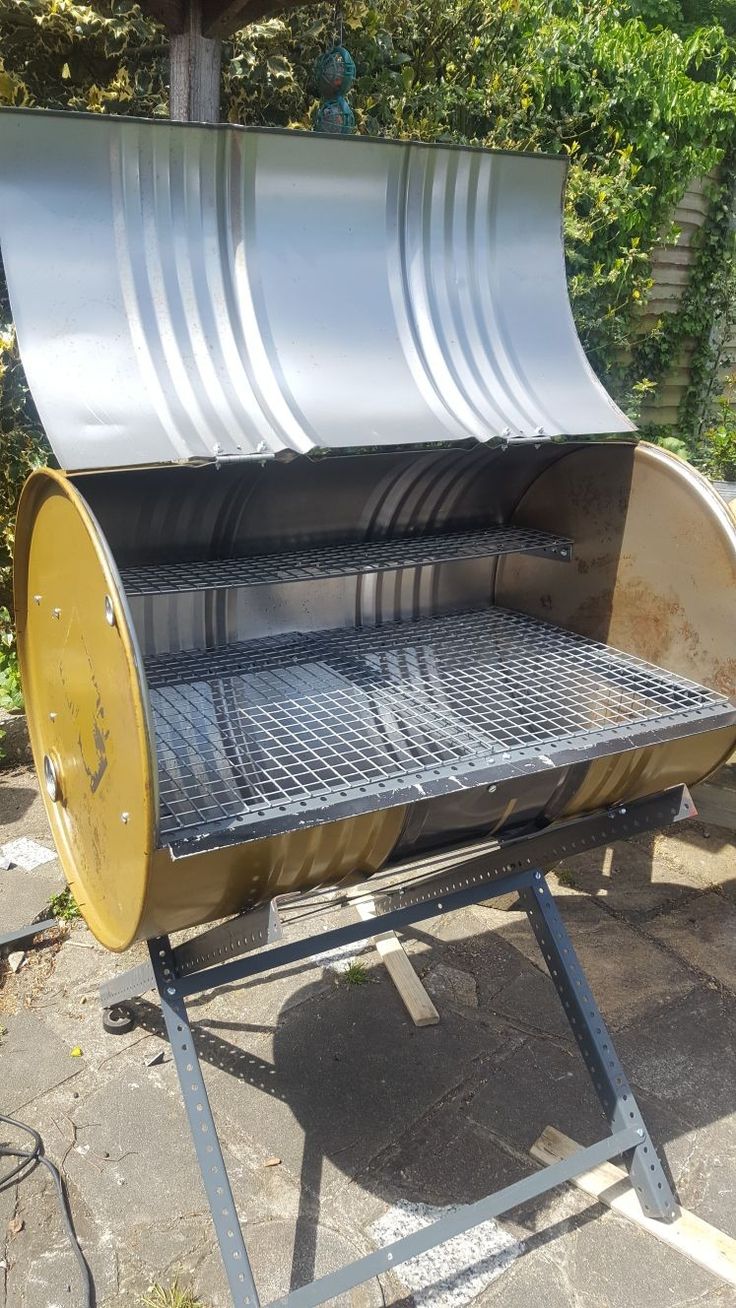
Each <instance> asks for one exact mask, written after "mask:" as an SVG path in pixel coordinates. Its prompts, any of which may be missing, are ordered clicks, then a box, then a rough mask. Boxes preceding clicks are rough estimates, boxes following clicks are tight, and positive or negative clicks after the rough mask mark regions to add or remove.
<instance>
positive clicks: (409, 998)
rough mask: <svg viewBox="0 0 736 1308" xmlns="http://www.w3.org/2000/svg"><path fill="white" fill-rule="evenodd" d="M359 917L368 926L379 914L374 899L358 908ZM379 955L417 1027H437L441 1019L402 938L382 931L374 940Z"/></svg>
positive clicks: (359, 903)
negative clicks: (367, 922)
mask: <svg viewBox="0 0 736 1308" xmlns="http://www.w3.org/2000/svg"><path fill="white" fill-rule="evenodd" d="M355 909H356V912H357V913H358V916H359V917H361V918H362V919H363V921H364V922H366V921H368V920H369V919H370V918H372V917H375V916H376V910H375V908H374V907H373V902H372V900H370V899H362V900H360V901H358V902H357V903H356V904H355ZM372 941H373V944H374V945H375V947H376V949H377V950H378V953H379V954H380V955H381V958H382V959H383V961H384V963H385V964H386V971H387V972H388V974H389V976H390V977H391V980H392V981H393V983H394V985H395V986H396V989H397V990H398V992H399V995H400V996H401V999H402V1002H403V1004H404V1007H405V1008H406V1011H407V1013H408V1014H409V1017H410V1018H411V1020H412V1022H413V1023H414V1025H415V1026H434V1025H435V1023H437V1022H439V1020H440V1015H439V1013H438V1012H437V1009H436V1008H435V1006H434V1004H433V1003H432V1000H431V999H430V997H429V995H428V994H427V992H426V990H425V989H424V986H423V985H422V983H421V981H420V980H419V977H418V976H417V974H416V972H415V971H414V968H413V967H412V962H411V959H410V958H409V956H408V955H407V954H406V953H405V952H404V947H403V945H402V943H401V941H400V940H399V938H398V936H397V935H396V934H395V933H394V932H393V931H382V932H381V934H380V935H378V936H373V937H372Z"/></svg>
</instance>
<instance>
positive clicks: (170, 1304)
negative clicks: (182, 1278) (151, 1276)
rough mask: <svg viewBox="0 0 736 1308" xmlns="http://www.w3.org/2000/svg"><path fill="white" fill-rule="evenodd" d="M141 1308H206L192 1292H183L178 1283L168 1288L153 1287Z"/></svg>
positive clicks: (157, 1285) (143, 1300) (143, 1299)
mask: <svg viewBox="0 0 736 1308" xmlns="http://www.w3.org/2000/svg"><path fill="white" fill-rule="evenodd" d="M141 1308H206V1305H205V1304H203V1303H202V1300H201V1299H198V1298H197V1296H196V1295H195V1294H194V1292H193V1291H192V1290H181V1289H180V1288H179V1284H178V1282H177V1281H174V1282H173V1284H172V1285H170V1286H169V1287H168V1288H166V1287H165V1286H162V1285H159V1284H158V1283H157V1284H156V1285H152V1286H151V1288H150V1289H149V1291H148V1293H147V1294H145V1295H144V1296H143V1298H142V1299H141Z"/></svg>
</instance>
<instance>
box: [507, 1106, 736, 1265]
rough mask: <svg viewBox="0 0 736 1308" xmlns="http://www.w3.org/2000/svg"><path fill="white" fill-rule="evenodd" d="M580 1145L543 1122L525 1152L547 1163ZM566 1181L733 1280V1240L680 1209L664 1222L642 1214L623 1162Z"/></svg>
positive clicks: (735, 1249) (603, 1165) (735, 1244)
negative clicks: (619, 1164) (668, 1220)
mask: <svg viewBox="0 0 736 1308" xmlns="http://www.w3.org/2000/svg"><path fill="white" fill-rule="evenodd" d="M580 1148H581V1146H580V1145H579V1144H576V1142H575V1141H574V1140H571V1139H570V1137H569V1136H568V1135H563V1133H562V1131H558V1130H557V1129H556V1128H555V1127H554V1126H547V1127H545V1129H544V1131H543V1132H542V1134H541V1135H540V1137H539V1139H538V1140H537V1141H536V1143H535V1144H533V1145H532V1147H531V1149H530V1151H529V1152H530V1153H531V1155H532V1158H535V1159H536V1160H537V1162H539V1163H545V1164H548V1165H549V1164H551V1163H558V1162H560V1160H561V1159H563V1158H569V1156H570V1154H574V1153H575V1151H576V1150H578V1149H580ZM572 1184H573V1185H576V1186H578V1188H579V1189H580V1190H584V1191H585V1193H586V1194H589V1195H592V1197H593V1198H594V1199H598V1200H599V1201H600V1203H603V1204H606V1205H607V1206H608V1207H609V1208H611V1209H613V1211H614V1212H615V1213H618V1214H619V1216H620V1217H625V1218H627V1219H628V1220H629V1221H630V1222H634V1223H635V1224H636V1225H637V1226H639V1227H641V1229H642V1230H644V1231H647V1232H648V1233H649V1234H650V1235H653V1236H655V1237H656V1238H657V1239H658V1240H661V1241H662V1243H663V1244H668V1245H670V1246H671V1248H673V1249H678V1250H679V1252H680V1253H681V1254H684V1255H685V1257H686V1258H689V1259H690V1261H691V1262H693V1263H697V1264H698V1266H699V1267H704V1268H705V1269H706V1271H708V1272H712V1273H713V1275H714V1276H719V1277H720V1278H721V1280H722V1281H727V1282H728V1284H729V1285H736V1240H734V1239H732V1237H731V1236H730V1235H725V1234H724V1232H723V1231H718V1230H716V1228H715V1227H714V1226H711V1225H710V1223H709V1222H704V1221H703V1219H702V1217H697V1216H696V1214H695V1213H690V1212H688V1211H687V1209H685V1208H681V1209H680V1210H679V1216H678V1217H677V1218H676V1219H675V1221H674V1222H670V1223H669V1225H668V1224H667V1223H666V1222H658V1221H655V1220H654V1219H653V1218H651V1217H647V1216H646V1215H645V1214H644V1212H643V1210H642V1207H641V1204H640V1203H639V1200H638V1198H637V1194H636V1190H635V1189H634V1188H633V1186H632V1185H631V1182H630V1181H629V1177H628V1173H627V1172H625V1171H624V1169H623V1167H619V1166H618V1165H617V1164H616V1163H601V1165H600V1167H594V1168H593V1170H592V1171H590V1172H584V1173H583V1174H582V1176H576V1177H574V1178H573V1181H572Z"/></svg>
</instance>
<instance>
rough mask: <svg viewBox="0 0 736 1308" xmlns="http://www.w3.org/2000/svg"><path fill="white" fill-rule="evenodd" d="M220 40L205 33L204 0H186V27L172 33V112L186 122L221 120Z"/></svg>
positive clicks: (170, 109) (215, 121) (170, 103)
mask: <svg viewBox="0 0 736 1308" xmlns="http://www.w3.org/2000/svg"><path fill="white" fill-rule="evenodd" d="M221 55H222V50H221V45H220V42H219V41H213V40H211V39H210V38H208V37H206V36H203V35H202V3H201V0H186V5H185V11H184V30H183V31H182V32H175V33H172V36H171V60H170V68H171V72H170V89H169V113H170V115H171V117H172V118H176V119H179V120H180V121H184V122H196V123H217V122H219V120H220V60H221Z"/></svg>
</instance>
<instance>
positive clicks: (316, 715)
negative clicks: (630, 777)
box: [146, 608, 736, 857]
mask: <svg viewBox="0 0 736 1308" xmlns="http://www.w3.org/2000/svg"><path fill="white" fill-rule="evenodd" d="M146 673H147V677H148V686H149V693H150V698H151V705H152V710H153V715H154V720H155V725H156V738H157V758H158V770H159V794H160V828H159V839H160V842H161V843H162V844H164V845H168V846H169V848H170V849H171V851H172V854H173V855H174V856H175V857H182V856H186V855H187V854H191V853H196V852H199V851H201V850H204V849H208V848H219V847H221V846H224V845H227V844H229V843H233V842H235V841H237V842H242V841H247V840H252V839H256V838H258V837H261V836H269V835H275V834H281V833H284V832H287V831H293V830H295V829H298V828H299V827H300V826H302V825H304V823H305V821H306V822H309V823H310V824H316V823H320V822H329V821H333V820H336V819H339V818H343V817H350V816H355V815H356V814H359V813H367V812H372V811H375V810H377V809H379V808H385V807H390V806H395V805H399V804H403V803H411V802H413V801H416V800H417V799H423V798H431V797H434V796H437V795H445V794H451V793H453V792H455V791H459V790H463V789H470V788H474V787H479V786H483V785H491V784H493V785H496V784H497V783H499V782H501V781H506V780H510V779H512V778H515V777H523V776H528V775H533V774H535V773H540V772H543V771H546V770H549V769H552V768H556V767H565V766H570V765H572V764H577V763H582V762H586V761H590V760H592V759H594V758H598V757H602V756H605V755H606V754H611V753H615V752H617V751H620V750H622V749H631V748H635V747H637V746H643V745H651V744H656V743H659V742H661V741H664V740H669V739H675V738H677V737H678V736H681V735H683V734H685V733H693V732H698V731H706V730H710V729H712V728H714V727H716V726H726V725H729V724H730V723H733V722H734V721H736V710H735V709H734V708H733V706H731V705H730V704H729V702H728V701H727V700H726V699H725V698H724V697H723V696H720V695H718V694H717V693H715V692H713V691H710V690H708V689H706V688H704V687H701V686H698V685H696V684H695V683H693V682H690V681H687V680H685V679H684V678H681V677H678V676H676V675H674V674H672V673H669V672H666V671H663V670H662V669H661V668H657V667H655V666H654V665H652V664H648V663H645V662H643V661H642V660H640V659H638V658H635V657H633V656H631V655H627V654H624V653H621V652H620V651H618V650H615V649H613V648H611V647H610V646H607V645H603V644H600V643H598V642H595V641H592V640H589V639H587V638H585V637H582V636H578V635H575V634H573V633H571V632H568V631H564V630H562V629H561V628H558V627H553V626H550V625H549V624H547V623H544V622H540V621H538V620H537V619H535V618H531V617H528V616H527V615H525V614H521V613H516V612H512V611H509V610H504V609H499V608H492V609H484V610H474V611H472V612H466V613H453V614H448V615H444V616H439V617H431V618H423V619H419V620H417V621H412V622H404V623H390V624H386V625H383V626H379V627H370V628H366V627H364V628H357V629H356V628H349V629H344V630H333V631H329V632H315V633H307V634H294V633H291V634H288V635H286V636H279V637H275V638H269V639H268V640H256V641H250V642H242V643H240V644H233V645H228V646H223V647H218V648H215V649H209V650H199V651H186V652H183V653H177V654H168V655H163V656H157V657H155V658H149V659H148V660H146Z"/></svg>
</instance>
